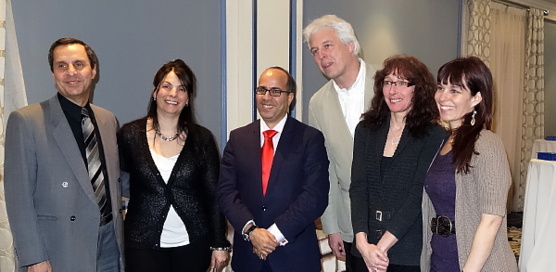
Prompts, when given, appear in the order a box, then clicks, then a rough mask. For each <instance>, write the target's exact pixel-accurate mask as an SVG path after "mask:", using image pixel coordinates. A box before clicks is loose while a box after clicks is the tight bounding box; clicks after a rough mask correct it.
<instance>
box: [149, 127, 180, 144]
mask: <svg viewBox="0 0 556 272" xmlns="http://www.w3.org/2000/svg"><path fill="white" fill-rule="evenodd" d="M155 133H156V135H158V136H160V138H161V139H162V140H164V141H166V142H171V141H173V140H175V139H177V138H178V137H179V136H180V133H179V132H178V133H176V135H174V136H173V137H166V136H164V135H162V133H160V131H159V130H158V129H155Z"/></svg>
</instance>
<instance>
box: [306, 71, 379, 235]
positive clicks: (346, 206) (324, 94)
mask: <svg viewBox="0 0 556 272" xmlns="http://www.w3.org/2000/svg"><path fill="white" fill-rule="evenodd" d="M365 69H366V75H365V110H367V109H368V108H369V106H370V102H371V99H372V98H373V95H374V92H373V85H374V80H373V77H374V75H375V73H376V70H375V68H373V67H372V66H371V65H369V64H366V66H365ZM309 124H310V125H311V126H313V127H315V128H317V129H319V130H320V131H321V132H322V133H323V134H324V138H325V140H326V142H325V145H326V151H327V152H328V159H329V160H330V168H329V169H328V172H329V174H330V193H329V200H328V207H327V208H326V211H325V212H324V214H323V215H322V217H321V220H322V226H323V231H324V232H325V233H327V234H332V233H337V232H340V233H341V234H342V239H343V240H344V241H347V242H352V241H353V228H352V227H351V218H350V214H351V209H350V201H349V186H350V184H351V161H352V157H353V136H351V133H350V132H349V128H348V125H347V123H346V121H345V119H344V114H343V113H342V108H341V106H340V100H339V99H338V93H337V92H336V90H335V89H334V85H333V83H332V80H330V81H328V83H326V84H324V86H322V88H320V90H319V91H318V92H316V93H315V94H314V95H313V97H311V101H310V102H309Z"/></svg>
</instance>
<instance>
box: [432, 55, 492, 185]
mask: <svg viewBox="0 0 556 272" xmlns="http://www.w3.org/2000/svg"><path fill="white" fill-rule="evenodd" d="M437 80H438V84H448V83H450V84H452V85H458V86H461V87H463V88H465V89H467V90H469V92H470V93H471V96H475V95H476V94H477V93H479V92H480V93H481V97H482V101H481V102H480V103H479V104H477V105H476V106H475V110H476V111H477V114H475V125H471V119H472V115H473V112H469V113H467V114H465V115H464V116H463V121H462V124H461V126H460V127H458V128H457V129H455V130H453V131H452V135H453V136H454V142H453V143H452V152H453V153H452V154H453V164H454V165H455V166H456V171H457V172H458V173H460V172H462V171H463V172H464V173H466V174H467V173H469V169H470V168H471V166H470V164H469V163H470V162H471V157H473V155H474V154H476V155H478V154H479V153H478V152H477V151H476V150H475V142H476V141H477V139H478V138H479V135H480V134H481V130H483V129H487V130H490V128H491V126H492V116H493V105H494V91H493V83H492V74H491V73H490V70H489V69H488V67H487V66H486V64H485V63H484V62H483V61H482V60H481V59H479V58H477V57H466V58H457V59H455V60H452V61H450V62H448V63H446V64H444V65H443V66H442V67H440V69H439V70H438V77H437Z"/></svg>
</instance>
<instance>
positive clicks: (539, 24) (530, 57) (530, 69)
mask: <svg viewBox="0 0 556 272" xmlns="http://www.w3.org/2000/svg"><path fill="white" fill-rule="evenodd" d="M524 59H525V77H524V78H525V81H524V84H523V86H524V94H523V98H524V99H523V110H522V113H523V120H522V127H523V129H522V132H521V138H522V141H521V177H520V182H519V186H516V193H515V194H514V205H513V209H514V210H516V211H523V200H524V194H525V185H526V184H525V182H526V179H527V167H528V165H529V159H530V156H531V149H532V146H533V141H534V140H535V139H540V138H544V15H543V11H542V10H540V9H535V8H531V9H529V12H528V14H527V30H526V43H525V58H524Z"/></svg>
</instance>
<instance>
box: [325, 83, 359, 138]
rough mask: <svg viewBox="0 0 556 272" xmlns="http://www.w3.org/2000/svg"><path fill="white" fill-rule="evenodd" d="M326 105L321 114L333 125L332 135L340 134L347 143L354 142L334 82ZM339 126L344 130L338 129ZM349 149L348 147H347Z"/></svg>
mask: <svg viewBox="0 0 556 272" xmlns="http://www.w3.org/2000/svg"><path fill="white" fill-rule="evenodd" d="M324 101H325V103H326V105H325V106H324V107H322V108H323V109H324V111H323V112H322V113H321V114H324V115H325V118H323V119H324V120H328V121H327V122H329V124H331V127H330V129H332V130H333V131H331V132H332V134H333V135H335V134H339V135H340V137H341V138H343V139H346V141H345V142H348V141H347V139H349V141H350V142H353V136H352V135H351V132H350V131H349V127H348V125H347V123H346V119H344V113H343V112H342V107H341V106H340V99H339V98H338V92H336V89H334V84H333V83H332V80H331V81H330V82H329V87H328V88H327V91H326V99H325V100H324ZM338 124H341V125H340V126H341V127H342V128H338ZM346 148H347V147H346Z"/></svg>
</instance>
